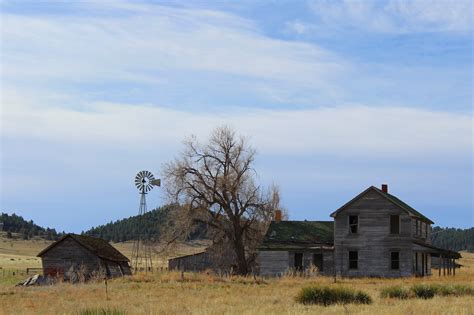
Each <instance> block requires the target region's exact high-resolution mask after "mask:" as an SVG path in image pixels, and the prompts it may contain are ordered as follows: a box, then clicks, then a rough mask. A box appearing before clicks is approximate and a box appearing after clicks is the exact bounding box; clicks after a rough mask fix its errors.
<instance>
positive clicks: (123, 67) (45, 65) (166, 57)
mask: <svg viewBox="0 0 474 315" xmlns="http://www.w3.org/2000/svg"><path fill="white" fill-rule="evenodd" d="M90 6H92V8H91V7H90ZM96 6H97V4H89V3H88V4H87V7H88V8H89V10H92V9H93V8H95V7H96ZM104 6H105V5H104ZM107 8H108V10H110V9H114V8H115V9H117V8H118V9H120V10H125V12H127V14H121V15H118V16H116V17H104V16H100V15H99V16H96V17H94V15H92V16H91V15H77V16H65V15H50V16H42V15H36V16H26V15H15V14H7V13H5V14H3V15H2V25H3V28H2V46H3V47H2V53H3V62H2V63H3V70H2V75H3V77H4V78H5V79H6V80H21V79H23V78H25V77H29V78H32V79H34V80H38V79H40V78H41V80H44V79H59V80H63V79H66V80H67V81H68V82H88V81H89V82H90V81H92V82H100V81H101V80H104V79H107V80H112V81H113V80H129V81H134V82H145V83H150V84H159V83H160V80H165V79H166V77H163V75H162V74H161V75H160V71H169V70H172V71H180V70H186V71H211V72H217V73H223V74H229V75H236V76H245V77H251V78H258V79H271V80H273V79H274V80H281V81H284V82H296V83H299V84H306V85H312V86H313V85H323V86H325V85H327V84H328V83H327V82H329V81H330V80H331V78H333V77H334V75H335V74H338V73H340V72H341V71H344V68H345V64H344V62H343V61H342V60H341V59H339V58H338V57H337V56H335V55H333V54H331V53H330V52H328V51H325V50H324V49H321V48H319V47H317V46H315V45H310V44H306V43H300V42H286V41H281V40H276V39H270V38H268V37H265V36H263V35H261V34H260V33H259V31H258V30H257V29H256V28H255V26H254V24H253V23H252V22H251V21H249V20H245V19H242V18H240V17H238V16H235V15H232V14H227V13H222V12H218V11H208V10H189V9H177V8H167V7H162V6H146V5H136V4H133V5H125V3H118V4H117V3H115V4H114V3H110V5H109V3H107Z"/></svg>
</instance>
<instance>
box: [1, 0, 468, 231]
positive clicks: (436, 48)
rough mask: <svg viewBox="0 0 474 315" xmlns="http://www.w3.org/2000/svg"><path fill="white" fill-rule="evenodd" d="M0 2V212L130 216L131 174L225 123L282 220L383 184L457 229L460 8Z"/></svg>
mask: <svg viewBox="0 0 474 315" xmlns="http://www.w3.org/2000/svg"><path fill="white" fill-rule="evenodd" d="M0 3H1V4H0V8H1V25H0V26H1V42H0V43H1V70H0V71H1V90H0V91H1V187H0V189H1V210H2V211H7V212H16V213H18V214H20V215H23V216H24V217H25V218H27V219H33V220H34V221H35V222H37V223H38V224H41V225H47V226H52V227H56V228H58V229H60V230H66V231H74V232H78V231H81V230H84V229H87V228H89V227H91V226H95V225H98V224H102V223H106V222H109V221H111V220H116V219H120V218H123V217H127V216H131V215H134V214H136V213H137V212H138V203H139V196H138V193H137V191H136V189H135V187H134V185H133V178H134V175H135V173H136V172H137V171H140V170H142V169H147V170H150V171H152V172H154V173H155V174H156V175H157V176H159V174H160V169H161V166H162V164H163V163H165V162H167V161H169V160H170V159H172V158H173V157H175V156H177V155H178V154H179V152H180V150H181V148H182V140H183V139H185V138H186V137H187V136H189V135H191V134H193V135H196V136H197V137H198V138H201V139H205V138H206V136H207V135H208V134H209V132H210V131H211V130H212V129H213V128H215V127H217V126H220V125H223V124H227V125H230V126H232V127H233V128H235V129H236V130H237V131H238V132H239V133H241V134H243V135H245V136H247V137H248V138H249V141H250V143H251V144H252V145H253V146H254V147H255V148H256V149H257V151H258V158H257V165H256V168H257V171H258V173H259V180H260V181H261V182H262V183H263V184H264V185H270V184H271V183H275V184H277V185H279V186H280V188H281V191H282V202H283V204H284V206H285V207H287V208H288V209H289V213H290V218H291V219H308V220H329V219H330V218H329V214H330V213H331V212H332V211H334V210H336V209H337V208H338V207H339V206H341V205H342V204H344V203H345V202H346V201H348V200H350V199H351V198H352V197H354V196H355V195H356V194H358V193H359V192H361V191H362V190H364V189H365V188H367V187H368V186H370V185H375V186H380V184H382V183H387V184H389V190H390V192H391V193H393V194H395V195H396V196H398V197H400V198H402V199H403V200H404V201H406V202H407V203H409V204H410V205H412V206H413V207H415V208H416V209H418V210H419V211H421V212H423V213H424V214H425V215H427V216H428V217H429V218H431V219H432V220H433V221H435V222H436V224H438V225H441V226H454V227H463V228H465V227H470V226H474V222H473V220H474V217H473V190H474V189H473V169H472V163H473V134H472V133H473V120H472V118H473V116H472V106H473V104H472V102H473V77H472V76H473V63H472V58H473V51H472V35H473V34H472V32H473V16H472V12H473V7H472V2H471V1H461V0H458V1H428V0H415V1H401V0H393V1H209V2H207V1H192V2H189V1H149V2H145V1H143V2H140V1H133V2H126V1H87V2H86V1H84V2H80V1H77V2H69V1H55V2H50V1H30V2H29V1H8V0H4V1H1V2H0ZM148 197H149V199H148V201H149V208H152V207H155V206H158V205H161V204H163V203H165V202H166V198H165V196H164V194H163V193H162V191H161V189H156V190H155V191H152V193H151V194H149V196H148Z"/></svg>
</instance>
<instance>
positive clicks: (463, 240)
mask: <svg viewBox="0 0 474 315" xmlns="http://www.w3.org/2000/svg"><path fill="white" fill-rule="evenodd" d="M431 240H432V242H433V245H434V246H437V247H441V248H446V249H451V250H455V251H459V250H468V251H470V252H474V227H472V228H469V229H465V230H463V229H455V228H441V227H439V226H435V227H434V228H433V231H432V233H431Z"/></svg>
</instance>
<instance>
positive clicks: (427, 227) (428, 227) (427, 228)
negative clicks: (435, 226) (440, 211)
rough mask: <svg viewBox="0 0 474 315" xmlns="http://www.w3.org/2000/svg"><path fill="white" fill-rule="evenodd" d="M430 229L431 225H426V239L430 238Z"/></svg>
mask: <svg viewBox="0 0 474 315" xmlns="http://www.w3.org/2000/svg"><path fill="white" fill-rule="evenodd" d="M429 229H430V225H429V224H428V223H426V230H425V238H428V230H429Z"/></svg>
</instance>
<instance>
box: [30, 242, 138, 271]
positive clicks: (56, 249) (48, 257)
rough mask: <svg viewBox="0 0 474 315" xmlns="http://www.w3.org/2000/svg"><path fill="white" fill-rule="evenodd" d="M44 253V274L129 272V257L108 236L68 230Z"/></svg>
mask: <svg viewBox="0 0 474 315" xmlns="http://www.w3.org/2000/svg"><path fill="white" fill-rule="evenodd" d="M38 257H41V261H42V264H43V274H44V275H45V276H53V277H63V278H64V279H65V280H74V279H75V278H77V277H80V276H83V277H84V278H85V279H88V278H90V277H91V276H93V275H98V276H102V275H103V276H107V277H109V278H113V277H119V276H123V275H130V274H131V270H130V266H129V264H128V262H129V259H128V258H127V257H125V256H124V255H123V254H122V253H120V252H119V251H118V250H117V249H115V248H114V247H113V246H112V245H110V244H109V242H107V241H106V240H103V239H100V238H96V237H91V236H85V235H77V234H66V235H64V236H63V237H61V238H60V239H59V240H57V241H56V242H54V243H53V244H51V245H49V246H48V247H46V248H45V249H43V250H42V251H41V252H40V253H39V254H38Z"/></svg>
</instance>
